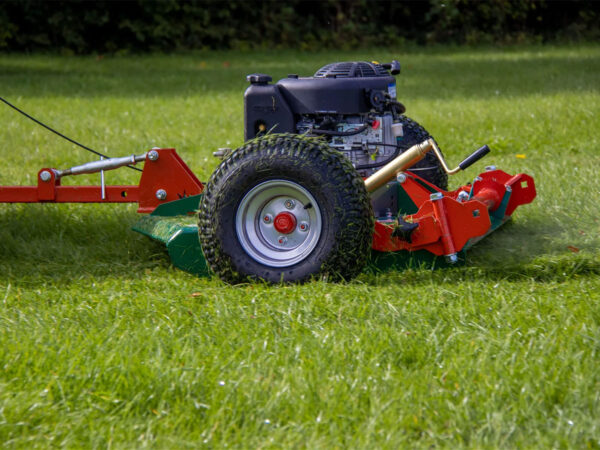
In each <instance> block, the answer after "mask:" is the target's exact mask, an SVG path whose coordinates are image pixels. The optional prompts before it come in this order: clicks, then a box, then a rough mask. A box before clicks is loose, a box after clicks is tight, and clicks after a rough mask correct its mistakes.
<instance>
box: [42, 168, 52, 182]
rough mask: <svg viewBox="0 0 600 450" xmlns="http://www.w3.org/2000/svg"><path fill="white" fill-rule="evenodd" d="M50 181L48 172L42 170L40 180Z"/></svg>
mask: <svg viewBox="0 0 600 450" xmlns="http://www.w3.org/2000/svg"><path fill="white" fill-rule="evenodd" d="M51 179H52V174H51V173H50V172H48V171H47V170H43V171H42V172H41V173H40V180H42V181H45V182H47V181H50V180H51Z"/></svg>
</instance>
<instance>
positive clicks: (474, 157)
mask: <svg viewBox="0 0 600 450" xmlns="http://www.w3.org/2000/svg"><path fill="white" fill-rule="evenodd" d="M489 152H490V148H489V147H488V146H487V145H484V146H483V147H481V148H480V149H479V150H475V151H474V152H473V153H471V154H470V155H469V156H467V157H466V158H465V160H464V161H463V162H461V163H460V164H459V165H458V167H460V169H461V170H465V169H466V168H467V167H469V166H471V165H472V164H474V163H476V162H477V161H479V160H480V159H481V158H483V157H484V156H485V155H487V154H488V153H489Z"/></svg>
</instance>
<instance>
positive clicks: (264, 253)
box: [235, 180, 323, 267]
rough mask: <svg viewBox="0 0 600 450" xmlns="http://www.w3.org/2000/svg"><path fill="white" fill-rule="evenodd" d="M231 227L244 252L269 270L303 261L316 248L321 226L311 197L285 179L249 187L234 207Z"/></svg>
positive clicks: (320, 220)
mask: <svg viewBox="0 0 600 450" xmlns="http://www.w3.org/2000/svg"><path fill="white" fill-rule="evenodd" d="M235 224H236V225H235V228H236V233H237V237H238V239H239V241H240V244H241V245H242V247H243V248H244V250H245V251H246V253H247V254H248V255H249V256H250V257H251V258H252V259H254V260H255V261H257V262H259V263H261V264H264V265H266V266H270V267H288V266H292V265H294V264H297V263H299V262H300V261H303V260H304V259H305V258H306V257H308V255H310V253H311V252H312V251H313V250H314V249H315V247H316V246H317V243H318V241H319V237H320V236H321V229H322V227H323V224H322V219H321V211H320V209H319V205H318V204H317V202H316V200H315V198H314V197H313V196H312V195H311V194H310V192H308V190H306V189H305V188H303V187H302V186H300V185H299V184H297V183H294V182H293V181H289V180H269V181H265V182H263V183H260V184H258V185H257V186H255V187H253V188H252V189H251V190H250V191H249V192H248V193H247V194H246V195H245V196H244V198H243V199H242V201H241V202H240V205H239V206H238V209H237V213H236V218H235Z"/></svg>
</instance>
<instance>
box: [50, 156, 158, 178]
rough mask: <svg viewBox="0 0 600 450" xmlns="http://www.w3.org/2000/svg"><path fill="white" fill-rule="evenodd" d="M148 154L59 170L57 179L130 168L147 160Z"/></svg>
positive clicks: (102, 160)
mask: <svg viewBox="0 0 600 450" xmlns="http://www.w3.org/2000/svg"><path fill="white" fill-rule="evenodd" d="M146 155H147V153H144V154H141V155H131V156H124V157H122V158H109V159H101V160H100V161H92V162H89V163H85V164H81V165H80V166H74V167H71V168H70V169H65V170H57V171H56V178H60V177H64V176H67V175H82V174H84V173H96V172H101V171H103V170H114V169H118V168H119V167H124V166H128V165H130V164H133V165H135V164H136V163H138V162H141V161H144V160H145V159H146Z"/></svg>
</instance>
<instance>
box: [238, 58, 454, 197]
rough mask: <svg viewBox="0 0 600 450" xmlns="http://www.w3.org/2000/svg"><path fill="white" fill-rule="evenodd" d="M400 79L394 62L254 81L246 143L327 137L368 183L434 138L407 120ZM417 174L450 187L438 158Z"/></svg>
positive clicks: (247, 98)
mask: <svg viewBox="0 0 600 450" xmlns="http://www.w3.org/2000/svg"><path fill="white" fill-rule="evenodd" d="M398 73H400V64H399V63H398V61H392V62H391V63H388V64H379V63H374V62H373V63H369V62H339V63H332V64H328V65H326V66H324V67H322V68H321V69H319V70H318V71H317V72H316V73H315V74H314V76H313V77H298V76H297V75H288V77H287V78H284V79H282V80H280V81H278V82H277V83H275V84H269V82H270V81H271V77H270V76H269V75H265V74H252V75H249V76H248V81H249V82H250V83H251V85H250V87H249V88H248V89H247V90H246V94H245V138H246V140H248V139H252V138H254V137H257V136H260V135H264V134H266V133H293V134H303V135H312V136H324V137H325V138H326V139H327V141H328V143H329V145H330V146H331V147H333V148H335V149H336V150H339V151H340V152H342V153H343V154H344V155H345V156H346V158H348V159H349V160H350V161H351V162H352V165H353V166H354V168H355V169H356V170H357V171H358V173H359V174H360V175H361V176H362V177H368V176H370V175H372V174H373V173H374V172H376V171H377V170H378V169H379V168H380V167H383V166H384V165H385V164H387V163H388V162H390V161H391V160H393V159H394V158H395V157H397V156H398V155H399V154H400V153H402V152H403V151H404V150H406V149H408V148H410V147H411V146H413V145H415V144H418V143H420V142H422V141H424V140H425V139H427V138H429V137H430V136H429V134H428V133H427V132H426V131H425V130H424V129H423V128H422V127H421V126H419V125H418V124H417V123H416V122H414V121H412V120H411V119H409V118H408V117H406V116H404V115H403V114H404V112H405V107H404V105H402V104H401V103H400V102H398V100H397V99H396V79H395V77H394V75H397V74H398ZM411 171H413V172H418V173H419V175H420V176H421V177H422V178H425V179H426V180H428V181H430V182H431V183H433V184H435V185H437V186H439V187H441V188H443V189H445V188H446V187H447V177H446V174H445V173H444V172H443V170H441V168H440V166H439V163H438V161H437V159H436V158H435V157H434V156H433V155H430V156H427V157H426V158H425V160H424V161H422V162H421V163H419V164H417V165H415V166H414V167H412V168H411Z"/></svg>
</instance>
